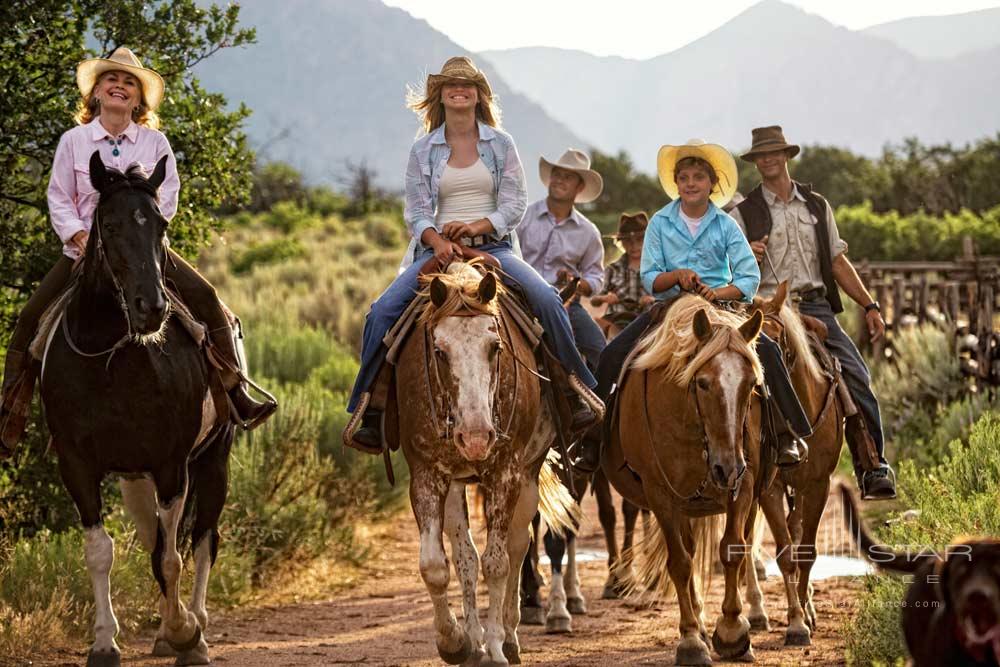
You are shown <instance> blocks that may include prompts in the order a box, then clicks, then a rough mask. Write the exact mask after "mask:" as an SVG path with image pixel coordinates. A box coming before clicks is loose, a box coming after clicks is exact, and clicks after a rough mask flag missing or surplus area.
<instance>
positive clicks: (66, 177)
mask: <svg viewBox="0 0 1000 667" xmlns="http://www.w3.org/2000/svg"><path fill="white" fill-rule="evenodd" d="M76 80H77V85H78V87H79V88H80V93H81V94H82V95H83V99H82V101H81V104H80V109H79V111H78V112H77V114H76V116H75V119H76V121H77V123H78V125H77V126H76V127H74V128H73V129H71V130H68V131H67V132H65V133H64V134H63V135H62V138H61V139H60V140H59V146H58V148H56V154H55V160H54V162H53V165H52V175H51V177H50V180H49V189H48V204H49V216H50V219H51V221H52V227H53V229H55V232H56V234H57V235H58V236H59V239H60V240H61V241H62V243H63V256H62V257H61V258H60V259H59V261H58V262H56V265H55V266H54V267H53V268H52V270H50V271H49V273H48V274H47V275H46V276H45V278H43V279H42V282H41V283H40V284H39V286H38V289H37V290H36V291H35V293H34V294H33V295H32V296H31V298H30V299H29V300H28V302H27V304H25V306H24V309H23V310H22V311H21V315H20V316H19V317H18V320H17V325H16V327H15V329H14V334H13V336H12V338H11V341H10V347H9V348H8V350H7V356H6V360H5V366H4V375H3V394H2V401H0V439H2V442H0V444H2V445H3V446H6V447H7V448H8V449H13V447H14V445H15V444H16V443H17V440H18V439H19V438H20V434H21V432H22V431H23V420H25V419H26V415H25V414H23V413H25V412H26V408H27V405H18V406H14V405H13V403H14V401H13V398H14V395H23V393H22V392H21V391H15V390H14V387H15V385H17V386H18V387H21V388H23V387H24V384H23V383H24V382H28V383H30V384H32V385H33V383H34V376H35V374H36V371H37V368H36V367H35V366H36V365H35V364H34V363H32V360H31V359H30V358H29V356H28V352H27V349H28V345H29V343H30V342H31V339H32V338H33V337H34V335H35V332H36V331H37V329H38V322H39V319H40V318H41V315H42V313H43V312H44V311H45V309H46V307H47V306H48V305H49V304H50V303H51V302H52V301H53V299H55V298H56V296H58V295H59V293H60V292H62V290H63V289H64V288H65V287H66V285H67V284H68V283H69V280H70V274H71V272H72V269H73V266H74V264H75V263H76V261H77V260H78V259H79V258H81V257H83V256H84V254H85V253H86V249H87V240H88V238H89V234H90V226H91V222H92V219H93V215H94V210H95V209H96V208H97V200H98V197H99V193H98V192H97V191H96V190H95V189H94V186H93V185H92V184H91V182H90V168H89V161H90V156H91V155H93V153H94V151H98V152H99V153H100V155H101V158H102V160H103V161H104V164H105V165H106V166H107V167H110V168H113V169H117V170H118V171H121V172H124V171H125V170H126V169H127V168H128V167H130V166H132V165H135V164H139V165H141V166H142V168H143V169H144V170H145V172H146V173H147V174H150V173H152V171H153V168H154V166H155V165H156V163H157V161H158V160H159V159H160V158H162V157H163V156H166V157H167V175H166V178H165V179H164V181H163V184H162V185H161V186H160V189H159V197H158V204H159V208H160V212H161V213H162V214H163V217H164V218H166V219H167V220H170V219H171V218H172V217H173V216H174V213H176V212H177V193H178V191H179V190H180V179H179V178H178V176H177V163H176V162H175V160H174V155H173V152H172V151H171V150H170V144H169V142H167V138H166V137H165V136H164V135H163V134H162V133H161V132H159V131H158V130H157V129H156V128H157V127H158V126H159V119H158V118H157V116H156V111H155V110H156V107H157V106H158V105H159V103H160V101H161V100H162V98H163V79H162V78H161V77H160V75H159V74H157V73H156V72H155V71H153V70H151V69H148V68H145V67H143V66H142V63H141V62H140V61H139V59H138V58H136V57H135V55H134V54H133V53H132V52H131V51H130V50H129V49H126V48H124V47H121V48H119V49H117V50H115V52H114V53H113V54H112V55H111V56H110V57H109V58H95V59H91V60H86V61H84V62H82V63H80V65H79V66H78V67H77V73H76ZM167 252H168V257H169V261H168V262H167V266H166V267H164V276H165V278H166V280H168V281H170V282H171V283H172V284H173V286H174V287H175V288H176V290H177V291H178V292H179V293H180V294H181V296H182V298H183V300H184V303H185V304H186V305H187V306H188V307H189V308H190V310H191V311H192V312H193V313H194V315H195V317H197V318H198V319H199V320H200V321H202V322H204V323H205V324H206V325H207V328H208V335H209V338H210V340H211V343H212V345H213V347H214V348H215V352H216V353H217V354H218V356H221V357H222V358H224V359H225V360H226V361H227V362H228V363H229V365H231V366H232V368H237V366H238V365H237V357H236V347H235V344H234V341H233V335H232V330H231V328H230V324H229V318H228V317H227V316H226V314H225V312H224V311H223V308H222V304H221V303H220V301H219V298H218V296H217V295H216V293H215V289H214V288H213V287H212V286H211V285H210V284H209V283H208V281H206V280H205V279H204V278H203V277H202V276H201V274H199V273H198V272H197V271H196V270H195V269H194V267H192V266H191V265H190V264H188V263H187V262H185V261H184V260H183V259H182V258H181V257H180V255H178V254H177V253H175V252H173V251H172V250H169V249H168V251H167ZM221 375H222V381H223V384H224V385H225V387H226V390H227V392H228V393H229V397H230V400H231V401H232V404H233V407H234V408H235V409H236V412H237V414H238V415H239V418H240V420H241V421H242V425H244V426H255V425H257V424H260V423H261V422H262V421H263V420H264V419H266V418H267V417H268V416H269V415H270V414H271V413H272V412H274V410H275V408H276V407H277V405H276V404H275V403H273V402H272V401H268V402H265V403H260V402H258V401H255V400H254V399H253V398H251V397H250V395H249V394H247V391H246V385H245V383H244V382H243V381H242V379H241V378H240V376H239V374H238V373H236V372H235V371H233V370H230V369H226V370H223V371H222V372H221ZM28 396H29V401H28V402H29V403H30V389H28ZM15 407H16V409H15ZM18 412H19V413H21V414H15V413H18ZM15 421H21V423H19V424H13V422H15ZM0 451H2V448H0Z"/></svg>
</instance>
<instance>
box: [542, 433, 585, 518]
mask: <svg viewBox="0 0 1000 667" xmlns="http://www.w3.org/2000/svg"><path fill="white" fill-rule="evenodd" d="M557 465H559V455H558V454H557V453H556V451H555V450H551V449H550V450H549V453H548V455H547V456H546V457H545V462H544V463H543V464H542V469H541V470H540V471H539V472H538V511H539V513H540V514H541V515H542V518H543V519H544V520H545V525H547V526H548V527H549V530H551V531H552V532H553V533H555V534H556V535H558V536H559V537H565V536H566V533H567V531H568V532H574V531H576V529H577V527H578V526H579V525H580V521H581V520H582V519H583V510H582V509H581V508H580V504H579V503H577V502H576V501H575V500H574V499H573V496H572V494H570V492H569V489H567V488H566V485H565V484H563V483H562V480H560V479H559V475H557V474H556V471H555V467H556V466H557Z"/></svg>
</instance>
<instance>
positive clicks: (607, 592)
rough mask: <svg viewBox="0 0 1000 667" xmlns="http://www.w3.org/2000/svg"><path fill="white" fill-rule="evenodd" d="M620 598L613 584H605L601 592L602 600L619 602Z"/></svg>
mask: <svg viewBox="0 0 1000 667" xmlns="http://www.w3.org/2000/svg"><path fill="white" fill-rule="evenodd" d="M621 597H622V596H621V595H619V593H618V588H617V587H616V586H615V585H614V584H605V585H604V590H603V591H601V599H602V600H620V599H621Z"/></svg>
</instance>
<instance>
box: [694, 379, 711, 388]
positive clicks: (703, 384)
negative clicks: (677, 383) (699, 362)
mask: <svg viewBox="0 0 1000 667" xmlns="http://www.w3.org/2000/svg"><path fill="white" fill-rule="evenodd" d="M697 383H698V389H702V390H704V391H708V388H709V387H710V386H711V385H710V384H709V383H708V380H707V379H706V378H698V379H697Z"/></svg>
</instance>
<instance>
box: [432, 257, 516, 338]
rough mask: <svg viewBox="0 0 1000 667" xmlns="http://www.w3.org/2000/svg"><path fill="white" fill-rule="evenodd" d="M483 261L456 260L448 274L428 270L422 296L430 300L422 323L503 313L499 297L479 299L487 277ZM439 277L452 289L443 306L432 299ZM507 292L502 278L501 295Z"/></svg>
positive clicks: (498, 289)
mask: <svg viewBox="0 0 1000 667" xmlns="http://www.w3.org/2000/svg"><path fill="white" fill-rule="evenodd" d="M481 264H482V260H480V259H473V260H472V261H470V262H454V263H452V264H451V266H449V267H448V268H447V269H446V272H445V273H428V274H426V275H422V276H420V278H419V280H420V284H421V286H422V287H423V290H421V292H420V296H423V297H426V298H427V299H428V301H427V307H426V308H424V312H423V314H421V315H420V322H421V323H425V324H428V325H430V326H434V325H436V324H437V323H438V322H440V321H441V320H443V319H444V318H446V317H451V316H452V315H458V314H460V313H468V312H471V313H473V314H475V315H494V316H495V315H496V314H497V313H498V312H499V306H498V303H497V302H498V299H495V298H494V299H490V301H488V302H487V303H483V302H482V301H480V300H479V283H480V282H481V281H482V279H483V274H482V273H480V271H479V270H478V269H477V268H476V267H477V266H479V265H481ZM435 278H440V279H441V282H443V283H444V285H445V287H447V288H448V298H447V299H446V300H445V302H444V303H443V304H441V306H440V307H438V306H435V305H434V302H433V301H431V300H430V285H431V283H432V282H434V279H435ZM505 291H506V290H505V288H504V286H503V284H502V283H501V282H500V281H499V280H498V281H497V296H499V295H501V294H503V293H504V292H505Z"/></svg>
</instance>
